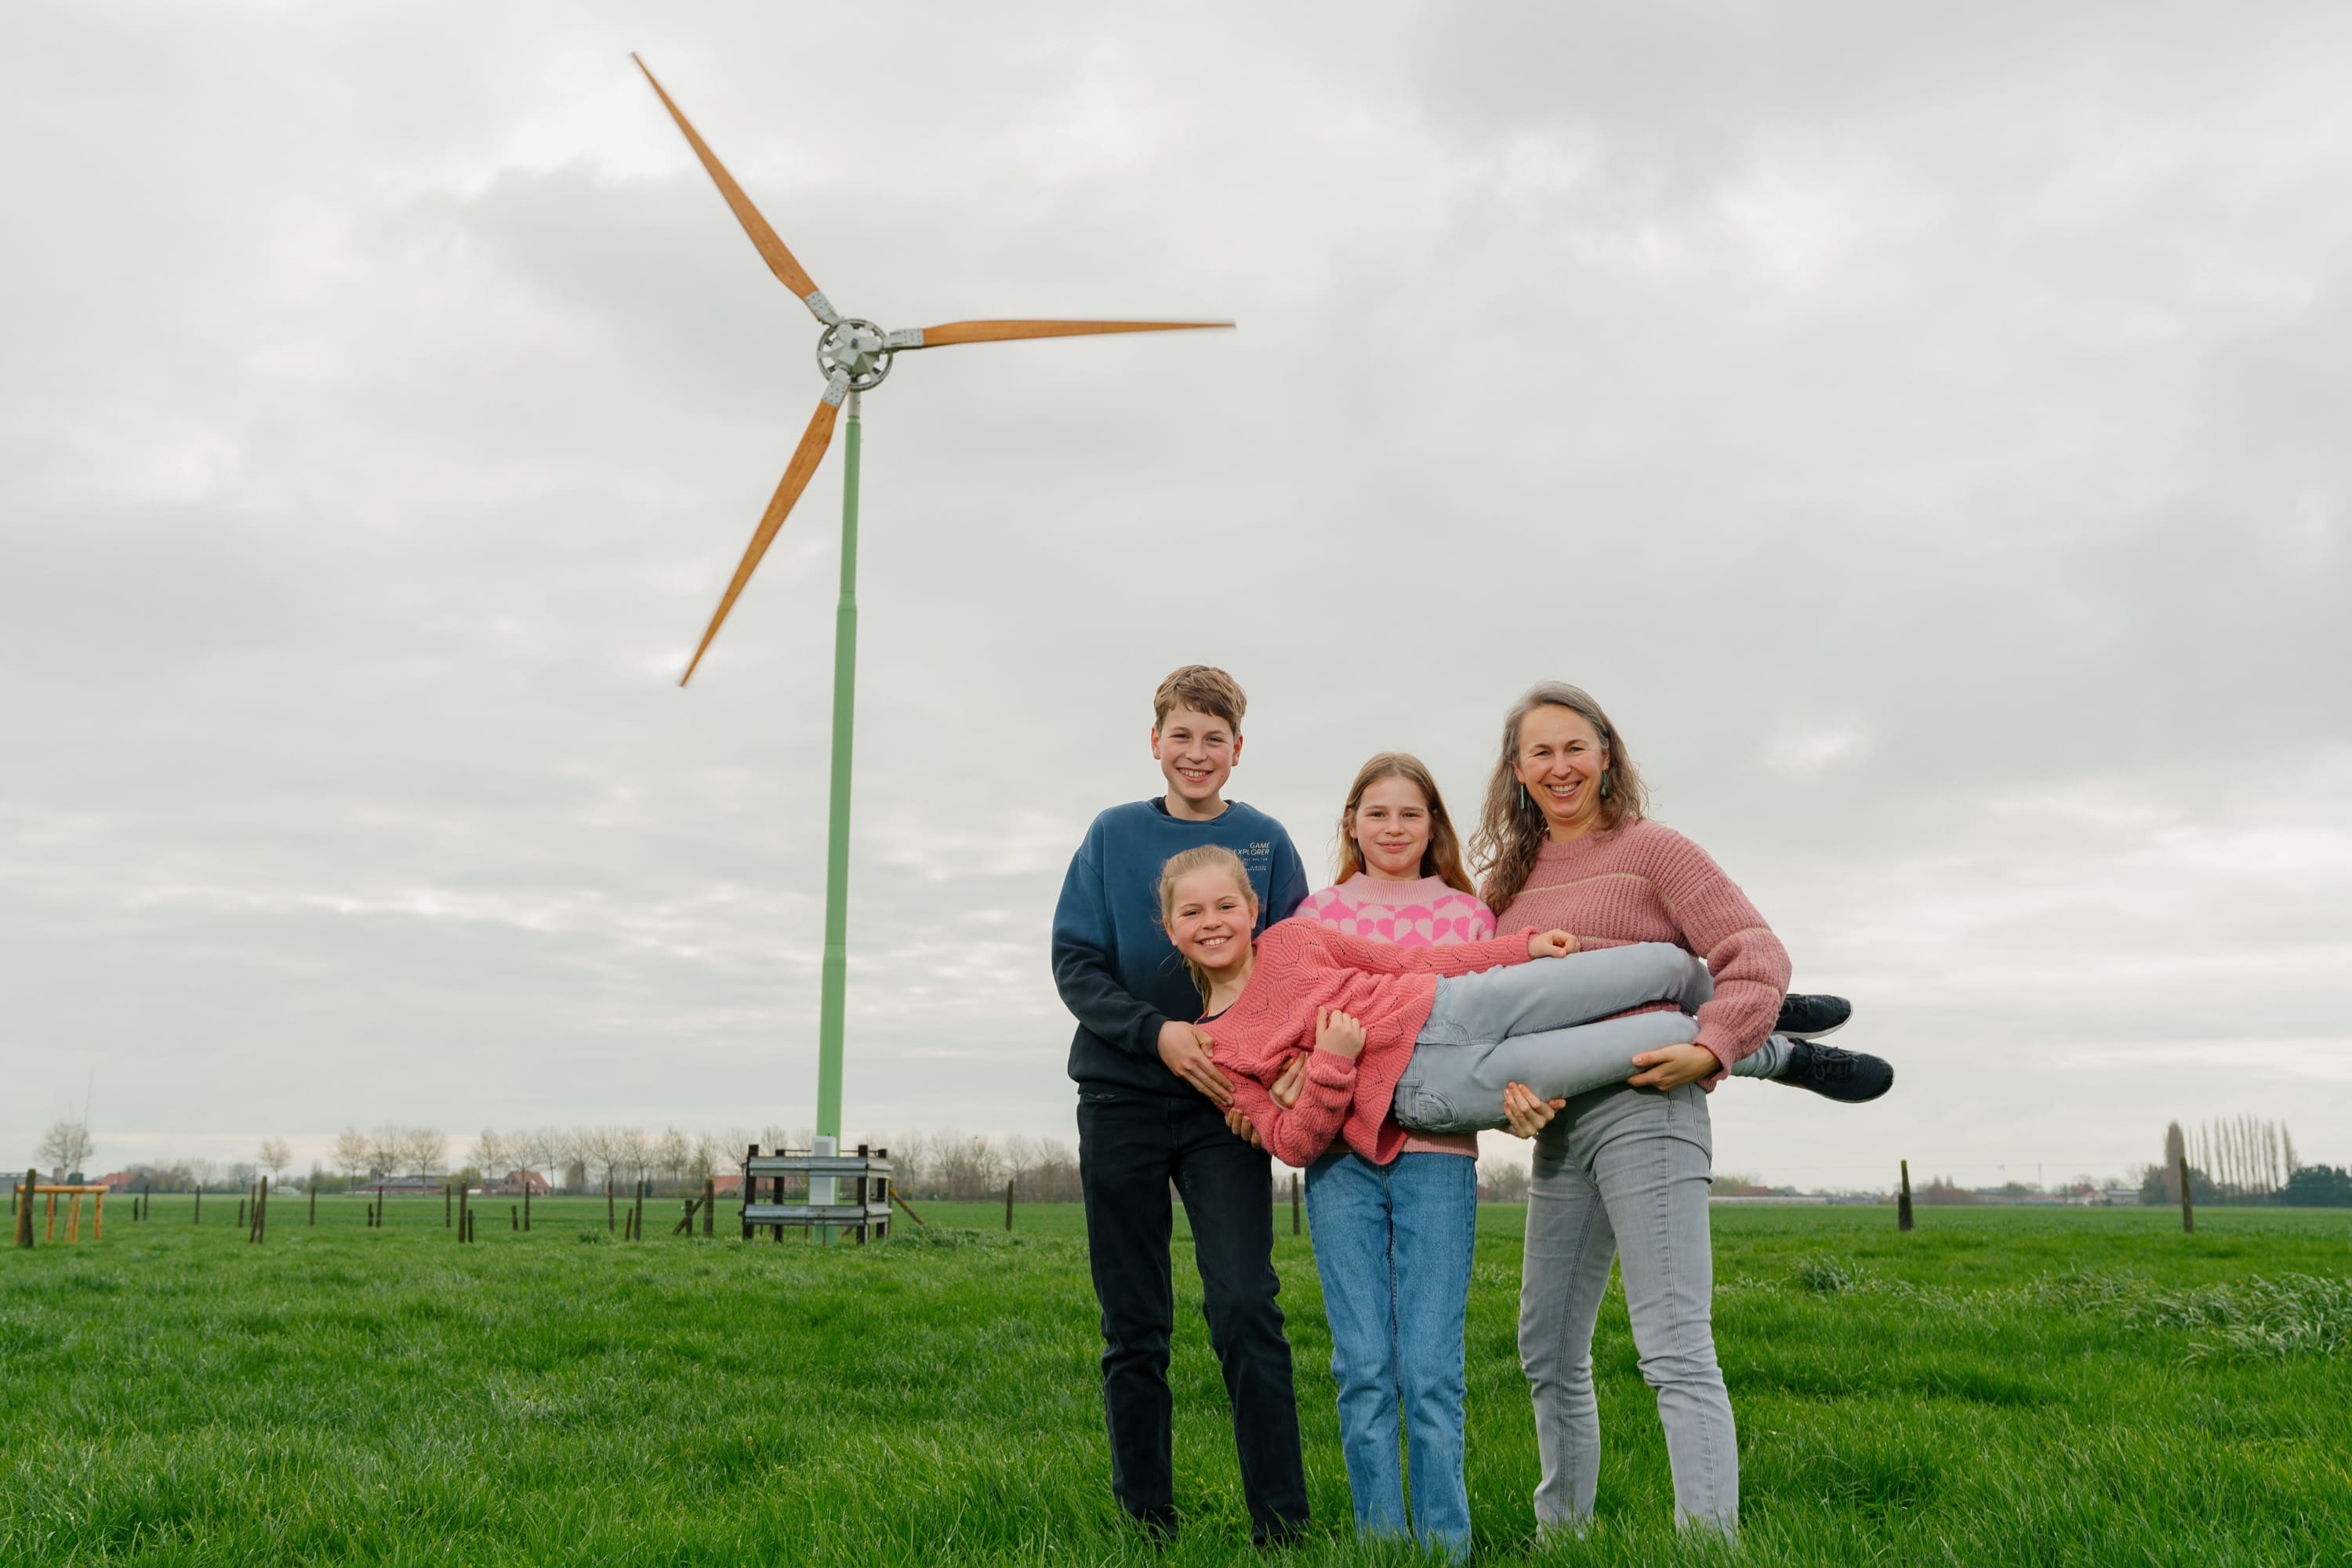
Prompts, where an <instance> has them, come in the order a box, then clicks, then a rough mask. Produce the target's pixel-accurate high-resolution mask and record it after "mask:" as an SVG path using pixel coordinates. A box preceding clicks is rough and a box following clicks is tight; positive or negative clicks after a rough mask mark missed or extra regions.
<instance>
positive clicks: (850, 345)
mask: <svg viewBox="0 0 2352 1568" xmlns="http://www.w3.org/2000/svg"><path fill="white" fill-rule="evenodd" d="M891 352H892V351H891V349H890V345H889V342H888V335H887V333H885V332H884V331H882V329H881V328H879V327H877V326H876V325H875V324H874V323H873V322H871V321H859V320H858V319H857V318H856V317H855V316H847V317H844V318H843V319H842V320H840V321H835V322H834V323H833V324H832V325H831V326H829V327H827V328H825V330H824V336H822V337H820V338H818V339H817V341H816V366H817V369H819V370H820V371H823V372H824V377H825V379H826V380H827V381H830V380H832V379H833V378H834V377H835V375H845V376H847V377H849V390H850V391H852V392H870V391H872V390H873V389H874V388H875V387H877V386H879V385H881V384H882V378H883V377H884V376H886V375H888V374H890V355H891Z"/></svg>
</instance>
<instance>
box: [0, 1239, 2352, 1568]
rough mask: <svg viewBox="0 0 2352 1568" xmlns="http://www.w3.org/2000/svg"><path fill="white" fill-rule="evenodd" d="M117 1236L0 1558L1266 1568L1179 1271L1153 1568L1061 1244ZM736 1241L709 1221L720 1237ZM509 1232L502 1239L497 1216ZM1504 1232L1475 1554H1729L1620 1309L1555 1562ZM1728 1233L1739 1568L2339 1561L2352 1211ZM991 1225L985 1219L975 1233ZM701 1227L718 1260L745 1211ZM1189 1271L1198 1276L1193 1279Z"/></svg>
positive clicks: (30, 1322)
mask: <svg viewBox="0 0 2352 1568" xmlns="http://www.w3.org/2000/svg"><path fill="white" fill-rule="evenodd" d="M110 1207H111V1208H112V1209H113V1212H111V1213H110V1214H109V1215H108V1222H109V1224H108V1236H107V1239H106V1241H105V1242H104V1243H103V1244H100V1245H92V1244H90V1243H89V1242H88V1241H85V1242H84V1243H83V1244H82V1245H81V1246H79V1247H68V1246H65V1245H62V1244H60V1245H58V1246H54V1247H37V1248H36V1249H35V1250H34V1251H32V1252H30V1253H23V1252H18V1251H16V1250H13V1249H12V1250H11V1251H10V1252H9V1253H8V1254H7V1256H6V1258H5V1263H0V1445H5V1448H0V1562H5V1563H10V1564H14V1563H42V1564H60V1565H62V1564H71V1563H116V1562H131V1561H138V1562H142V1563H150V1562H152V1563H261V1562H271V1563H279V1562H287V1563H291V1562H319V1563H326V1562H334V1563H341V1562H352V1563H416V1564H425V1563H432V1564H447V1563H598V1564H604V1563H730V1564H736V1563H740V1564H751V1563H843V1564H882V1563H1039V1562H1045V1563H1103V1562H1137V1563H1141V1562H1146V1561H1153V1560H1159V1561H1165V1562H1168V1563H1220V1562H1225V1561H1229V1560H1232V1559H1234V1558H1236V1557H1242V1556H1245V1555H1247V1553H1248V1548H1247V1546H1246V1539H1247V1532H1246V1529H1245V1525H1244V1518H1243V1515H1242V1511H1241V1509H1240V1504H1239V1500H1238V1490H1237V1483H1236V1479H1235V1476H1234V1459H1233V1447H1232V1443H1231V1441H1230V1438H1229V1436H1228V1435H1227V1433H1226V1431H1225V1429H1224V1415H1223V1394H1222V1389H1221V1386H1220V1384H1219V1383H1218V1381H1217V1374H1216V1368H1215V1364H1214V1362H1213V1358H1212V1357H1211V1355H1210V1353H1209V1351H1208V1348H1207V1344H1206V1338H1205V1334H1204V1332H1203V1331H1202V1325H1201V1321H1200V1317H1199V1310H1198V1303H1199V1292H1198V1286H1197V1282H1196V1281H1195V1280H1193V1279H1192V1277H1191V1275H1190V1271H1189V1269H1185V1268H1180V1269H1179V1273H1178V1279H1179V1289H1180V1292H1181V1295H1182V1300H1181V1302H1180V1314H1181V1316H1180V1327H1179V1332H1178V1344H1177V1352H1176V1360H1175V1367H1174V1370H1173V1373H1172V1375H1173V1377H1174V1380H1175V1382H1176V1384H1177V1389H1178V1409H1179V1425H1178V1431H1177V1465H1178V1488H1179V1493H1180V1499H1181V1504H1182V1506H1183V1507H1184V1508H1185V1509H1186V1510H1187V1513H1188V1523H1187V1526H1186V1530H1185V1533H1184V1534H1183V1535H1182V1536H1181V1538H1180V1539H1179V1541H1178V1542H1177V1543H1176V1545H1175V1546H1174V1547H1173V1548H1172V1549H1171V1550H1170V1551H1169V1552H1166V1554H1165V1555H1164V1557H1162V1558H1158V1559H1155V1558H1154V1557H1153V1554H1151V1553H1150V1552H1147V1551H1146V1550H1145V1549H1143V1548H1142V1546H1141V1545H1140V1544H1139V1542H1136V1541H1135V1539H1134V1538H1133V1537H1131V1536H1130V1535H1129V1533H1128V1532H1127V1531H1124V1530H1123V1529H1122V1528H1121V1527H1120V1525H1119V1523H1118V1516H1117V1514H1116V1512H1115V1510H1114V1509H1113V1507H1112V1505H1111V1503H1110V1500H1109V1498H1108V1487H1107V1484H1106V1476H1107V1460H1106V1458H1105V1450H1104V1442H1103V1436H1102V1431H1101V1417H1100V1405H1099V1403H1098V1398H1097V1387H1096V1381H1095V1375H1096V1374H1095V1357H1096V1354H1097V1350H1098V1341H1097V1332H1096V1326H1095V1315H1094V1303H1093V1298H1092V1295H1091V1293H1090V1291H1089V1289H1088V1287H1087V1270H1086V1252H1085V1242H1084V1237H1083V1234H1082V1229H1081V1225H1080V1219H1079V1214H1078V1211H1077V1209H1076V1207H1075V1206H1049V1205H1035V1206H1029V1207H1024V1208H1023V1209H1021V1210H1020V1211H1019V1213H1018V1215H1017V1224H1018V1226H1019V1227H1020V1228H1018V1229H1017V1230H1016V1231H1015V1232H1014V1233H1013V1235H1012V1236H1010V1237H1008V1236H1006V1235H1005V1234H1004V1232H1003V1229H1002V1224H1003V1218H1002V1211H1001V1210H995V1209H992V1208H987V1207H980V1206H975V1207H971V1208H968V1209H955V1208H952V1207H950V1206H947V1205H937V1206H932V1205H927V1206H926V1208H925V1215H926V1217H927V1218H928V1219H929V1221H930V1222H931V1223H930V1225H929V1227H928V1228H927V1229H923V1230H917V1229H916V1228H915V1227H913V1226H905V1227H904V1228H903V1230H902V1233H901V1234H900V1235H899V1236H898V1237H894V1238H893V1239H892V1240H891V1241H890V1242H889V1243H887V1244H885V1245H877V1246H872V1247H863V1248H857V1247H836V1248H833V1249H829V1250H828V1249H821V1248H817V1247H809V1246H806V1245H803V1244H799V1243H797V1242H788V1243H786V1244H784V1245H782V1246H778V1245H773V1244H771V1243H768V1242H764V1241H762V1242H760V1243H757V1244H753V1245H751V1246H746V1245H744V1244H742V1243H741V1242H740V1241H738V1240H735V1239H733V1238H731V1237H728V1236H725V1235H722V1236H721V1237H719V1238H718V1239H716V1240H713V1241H707V1242H706V1241H702V1240H699V1239H697V1240H694V1241H690V1242H689V1241H687V1240H684V1239H677V1238H672V1237H668V1236H667V1234H665V1233H666V1232H667V1229H668V1226H669V1224H670V1222H671V1220H673V1219H674V1218H675V1216H676V1214H677V1205H676V1204H675V1203H674V1202H664V1203H660V1204H657V1205H649V1206H648V1209H647V1226H646V1229H647V1230H648V1232H649V1233H651V1238H650V1239H648V1240H646V1241H643V1242H638V1243H625V1242H621V1241H618V1240H615V1239H614V1238H612V1237H609V1236H608V1235H607V1233H606V1231H605V1229H604V1204H603V1201H602V1200H601V1199H599V1200H593V1201H589V1200H572V1201H557V1202H553V1203H547V1204H542V1205H539V1209H538V1227H537V1229H536V1230H535V1231H534V1232H533V1233H531V1234H530V1235H527V1236H524V1235H516V1234H514V1233H512V1232H510V1231H509V1230H508V1229H507V1228H506V1226H507V1219H506V1213H505V1209H504V1206H503V1205H499V1206H497V1207H496V1208H494V1209H492V1210H489V1211H488V1212H485V1214H484V1215H483V1216H482V1221H481V1227H480V1233H479V1234H480V1240H479V1241H478V1243H477V1244H475V1245H473V1246H469V1247H461V1246H458V1245H457V1243H456V1242H455V1240H454V1239H453V1237H454V1233H452V1232H450V1231H447V1230H445V1229H444V1228H443V1227H442V1225H441V1205H440V1204H439V1203H438V1202H437V1201H436V1202H411V1203H408V1204H402V1203H399V1202H397V1201H395V1202H394V1205H392V1223H391V1225H390V1226H388V1227H387V1228H385V1229H383V1230H376V1231H371V1230H368V1229H365V1228H363V1227H362V1224H361V1223H360V1205H359V1204H358V1203H357V1202H356V1201H353V1200H347V1199H346V1200H332V1199H331V1200H322V1202H321V1205H320V1222H319V1226H318V1227H317V1228H316V1229H310V1228H309V1227H307V1226H305V1225H304V1224H303V1215H302V1209H301V1206H300V1204H299V1200H298V1199H294V1198H291V1197H289V1198H281V1199H280V1200H279V1201H278V1205H276V1207H275V1211H274V1213H273V1215H272V1221H271V1235H270V1237H269V1240H268V1243H267V1244H266V1245H265V1246H262V1247H253V1246H249V1245H247V1243H246V1241H245V1237H244V1233H243V1232H241V1231H239V1230H237V1229H236V1226H235V1224H234V1220H235V1215H236V1203H235V1200H234V1199H229V1200H226V1201H224V1200H223V1199H221V1198H220V1197H219V1196H217V1195H215V1196H214V1197H212V1198H209V1199H207V1200H206V1202H205V1221H206V1222H207V1223H205V1225H203V1226H192V1225H191V1224H190V1223H189V1209H188V1200H186V1199H184V1198H181V1199H175V1200H163V1199H159V1200H157V1202H156V1204H155V1207H154V1215H153V1217H152V1218H151V1219H149V1220H148V1221H146V1222H145V1223H143V1224H132V1223H131V1222H130V1221H129V1218H128V1205H110ZM725 1212H726V1211H724V1210H722V1216H723V1215H724V1214H725ZM494 1218H495V1220H496V1223H495V1224H493V1223H492V1221H493V1219H494ZM1519 1218H1520V1216H1519V1211H1517V1209H1513V1208H1499V1207H1498V1208H1493V1209H1488V1210H1486V1211H1484V1215H1483V1224H1482V1228H1481V1234H1480V1237H1479V1243H1478V1270H1477V1280H1476V1285H1475V1292H1474V1297H1473V1300H1472V1303H1471V1319H1470V1331H1469V1352H1470V1416H1469V1420H1470V1490H1471V1499H1472V1503H1473V1506H1474V1509H1475V1524H1476V1529H1477V1532H1478V1539H1479V1551H1480V1556H1481V1558H1482V1560H1484V1561H1487V1562H1519V1561H1528V1562H1537V1563H1664V1562H1676V1561H1684V1560H1703V1559H1706V1557H1707V1556H1708V1553H1707V1552H1706V1551H1705V1550H1703V1549H1702V1548H1700V1547H1699V1546H1697V1545H1696V1544H1694V1543H1688V1542H1679V1541H1678V1540H1677V1539H1676V1537H1675V1532H1674V1531H1673V1529H1672V1527H1671V1525H1670V1523H1669V1520H1668V1507H1669V1498H1670V1493H1669V1490H1668V1484H1667V1474H1666V1462H1665V1452H1664V1444H1663V1442H1662V1440H1661V1437H1660V1435H1659V1431H1658V1425H1657V1420H1656V1416H1655V1415H1654V1408H1653V1405H1652V1402H1651V1399H1650V1395H1649V1393H1648V1391H1647V1390H1646V1389H1645V1388H1644V1387H1643V1385H1642V1384H1641V1382H1640V1380H1639V1377H1638V1375H1637V1374H1636V1372H1635V1369H1634V1358H1633V1345H1632V1342H1631V1340H1630V1338H1629V1336H1628V1333H1627V1331H1626V1325H1625V1318H1624V1311H1623V1307H1622V1300H1619V1299H1617V1298H1615V1296H1614V1294H1613V1292H1612V1306H1611V1308H1610V1309H1609V1310H1605V1311H1604V1313H1603V1316H1602V1319H1601V1331H1600V1336H1599V1340H1598V1342H1597V1345H1596V1357H1597V1360H1598V1363H1599V1369H1600V1377H1601V1401H1602V1419H1603V1423H1604V1431H1605V1441H1606V1444H1607V1456H1606V1459H1605V1463H1604V1468H1603V1470H1602V1474H1601V1500H1600V1515H1601V1517H1600V1522H1599V1523H1598V1524H1597V1526H1596V1527H1595V1529H1594V1530H1593V1531H1591V1534H1590V1535H1589V1536H1587V1537H1585V1538H1584V1539H1582V1540H1555V1541H1547V1542H1541V1543H1538V1542H1537V1541H1536V1540H1535V1538H1534V1534H1533V1521H1532V1517H1531V1515H1530V1513H1529V1511H1528V1493H1529V1491H1530V1489H1532V1488H1533V1486H1534V1483H1535V1479H1536V1455H1535V1438H1534V1431H1533V1425H1532V1420H1531V1418H1530V1416H1529V1414H1528V1398H1527V1391H1526V1385H1525V1384H1524V1382H1523V1381H1522V1380H1521V1378H1520V1376H1519V1372H1518V1364H1517V1354H1516V1351H1515V1349H1514V1344H1513V1323H1514V1314H1515V1312H1516V1310H1517V1291H1518V1257H1519V1244H1518V1234H1517V1232H1518V1225H1519ZM2199 1224H2200V1229H2199V1234H2198V1235H2196V1236H2195V1237H2183V1236H2182V1235H2180V1234H2179V1221H2178V1218H2177V1216H2175V1215H2169V1214H2166V1213H2160V1212H2148V1211H2136V1210H2111V1211H2074V1212H2060V1211H2049V1210H2041V1211H2032V1210H1967V1209H1940V1210H1938V1209H1930V1210H1925V1211H1923V1212H1922V1215H1921V1218H1920V1228H1919V1229H1918V1231H1917V1232H1916V1233H1915V1234H1913V1235H1911V1236H1907V1237H1906V1236H1898V1235H1897V1234H1896V1233H1895V1222H1894V1216H1893V1215H1892V1213H1891V1212H1890V1211H1888V1210H1885V1209H1826V1210H1825V1209H1811V1210H1806V1209H1740V1210H1724V1209H1719V1210H1717V1213H1716V1215H1715V1233H1716V1245H1717V1279H1718V1294H1717V1341H1718V1344H1719V1347H1720V1350H1721V1353H1722V1357H1723V1361H1724V1364H1725V1367H1726V1371H1727V1375H1728V1377H1729V1380H1730V1384H1731V1391H1732V1399H1733V1403H1734V1405H1735V1406H1736V1408H1737V1410H1738V1418H1739V1432H1740V1443H1741V1449H1742V1466H1743V1472H1744V1473H1743V1486H1744V1492H1745V1504H1744V1513H1743V1531H1744V1534H1743V1551H1742V1553H1741V1555H1742V1557H1743V1558H1744V1559H1745V1560H1746V1561H1748V1562H1753V1563H1956V1564H1983V1563H2002V1564H2007V1563H2053V1564H2056V1563H2180V1564H2192V1563H2193V1564H2200V1565H2203V1564H2213V1563H2352V1280H2347V1276H2352V1212H2347V1211H2335V1212H2327V1211H2313V1212H2291V1211H2278V1210H2234V1211H2231V1210H2216V1211H2211V1212H2208V1213H2203V1214H2200V1216H2199ZM962 1227H970V1228H962ZM1288 1228H1289V1215H1288V1211H1287V1210H1286V1209H1285V1210H1283V1211H1281V1213H1280V1219H1279V1229H1280V1230H1281V1232H1282V1233H1283V1234H1282V1235H1281V1237H1280V1242H1279V1245H1278V1247H1277V1260H1278V1262H1279V1264H1280V1267H1281V1269H1282V1274H1283V1279H1284V1294H1283V1300H1284V1303H1285V1306H1286V1310H1288V1313H1289V1318H1290V1329H1291V1342H1292V1344H1293V1345H1294V1346H1295V1348H1296V1350H1297V1362H1298V1394H1299V1406H1300V1414H1301V1417H1302V1421H1303V1424H1304V1427H1305V1431H1306V1439H1307V1468H1308V1475H1309V1479H1310V1483H1311V1485H1312V1487H1313V1491H1314V1507H1315V1510H1316V1517H1317V1531H1316V1536H1315V1539H1314V1540H1313V1542H1310V1543H1309V1544H1308V1545H1307V1546H1306V1547H1305V1548H1303V1549H1300V1550H1298V1551H1297V1552H1293V1553H1291V1554H1289V1560H1291V1561H1295V1562H1297V1563H1402V1562H1409V1561H1412V1560H1413V1558H1412V1553H1410V1552H1402V1551H1399V1550H1397V1549H1395V1548H1393V1547H1390V1548H1381V1549H1368V1548H1363V1547H1360V1546H1358V1545H1357V1544H1356V1543H1355V1542H1354V1541H1353V1538H1352V1533H1351V1531H1350V1528H1349V1508H1348V1489H1347V1479H1346V1476H1345V1473H1344V1471H1343V1470H1342V1468H1341V1465H1340V1459H1339V1441H1338V1432H1337V1423H1336V1420H1335V1417H1334V1415H1333V1413H1332V1404H1331V1401H1332V1391H1331V1383H1330V1377H1329V1373H1328V1357H1329V1350H1330V1346H1329V1342H1328V1336H1327V1335H1326V1334H1325V1332H1324V1330H1323V1324H1322V1311H1321V1305H1320V1300H1319V1297H1318V1291H1317V1288H1316V1279H1315V1271H1314V1267H1313V1262H1312V1259H1311V1257H1310V1255H1309V1253H1308V1250H1307V1241H1306V1240H1305V1238H1297V1239H1294V1238H1293V1237H1290V1236H1289V1234H1288ZM721 1229H722V1231H724V1230H725V1229H726V1226H725V1224H724V1221H723V1217H722V1224H721ZM1180 1257H1181V1251H1180Z"/></svg>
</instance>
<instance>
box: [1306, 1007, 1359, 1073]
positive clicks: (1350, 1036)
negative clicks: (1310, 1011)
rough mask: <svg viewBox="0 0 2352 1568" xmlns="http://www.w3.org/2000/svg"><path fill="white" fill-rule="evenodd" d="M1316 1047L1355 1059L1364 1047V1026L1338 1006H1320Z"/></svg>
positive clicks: (1316, 1018)
mask: <svg viewBox="0 0 2352 1568" xmlns="http://www.w3.org/2000/svg"><path fill="white" fill-rule="evenodd" d="M1315 1048H1316V1049H1317V1050H1318V1051H1329V1052H1330V1053H1331V1054H1332V1055H1334V1056H1340V1057H1345V1058H1348V1059H1349V1061H1354V1060H1355V1059H1356V1058H1357V1057H1358V1056H1359V1055H1360V1054H1361V1052H1362V1051H1363V1048H1364V1026H1362V1025H1361V1024H1360V1023H1358V1022H1356V1020H1355V1019H1353V1018H1351V1017H1349V1016H1348V1015H1347V1014H1345V1013H1342V1012H1341V1011H1339V1009H1338V1008H1337V1007H1318V1008H1317V1009H1316V1010H1315Z"/></svg>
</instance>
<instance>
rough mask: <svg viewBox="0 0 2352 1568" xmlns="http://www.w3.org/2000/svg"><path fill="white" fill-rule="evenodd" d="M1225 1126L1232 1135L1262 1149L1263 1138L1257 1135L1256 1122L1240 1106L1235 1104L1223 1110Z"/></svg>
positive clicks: (1255, 1147)
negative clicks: (1229, 1108)
mask: <svg viewBox="0 0 2352 1568" xmlns="http://www.w3.org/2000/svg"><path fill="white" fill-rule="evenodd" d="M1225 1126H1226V1129H1227V1130H1228V1131H1231V1132H1232V1133H1233V1135H1234V1137H1236V1138H1238V1139H1240V1140H1241V1141H1242V1142H1244V1143H1246V1144H1248V1145H1249V1146H1250V1147H1251V1148H1253V1149H1263V1148H1265V1139H1263V1138H1261V1137H1259V1136H1258V1135H1257V1123H1256V1122H1255V1121H1251V1120H1250V1119H1249V1112H1248V1111H1246V1110H1243V1109H1242V1108H1241V1107H1240V1106H1238V1105H1236V1106H1234V1107H1233V1108H1232V1109H1231V1110H1227V1111H1226V1112H1225Z"/></svg>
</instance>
